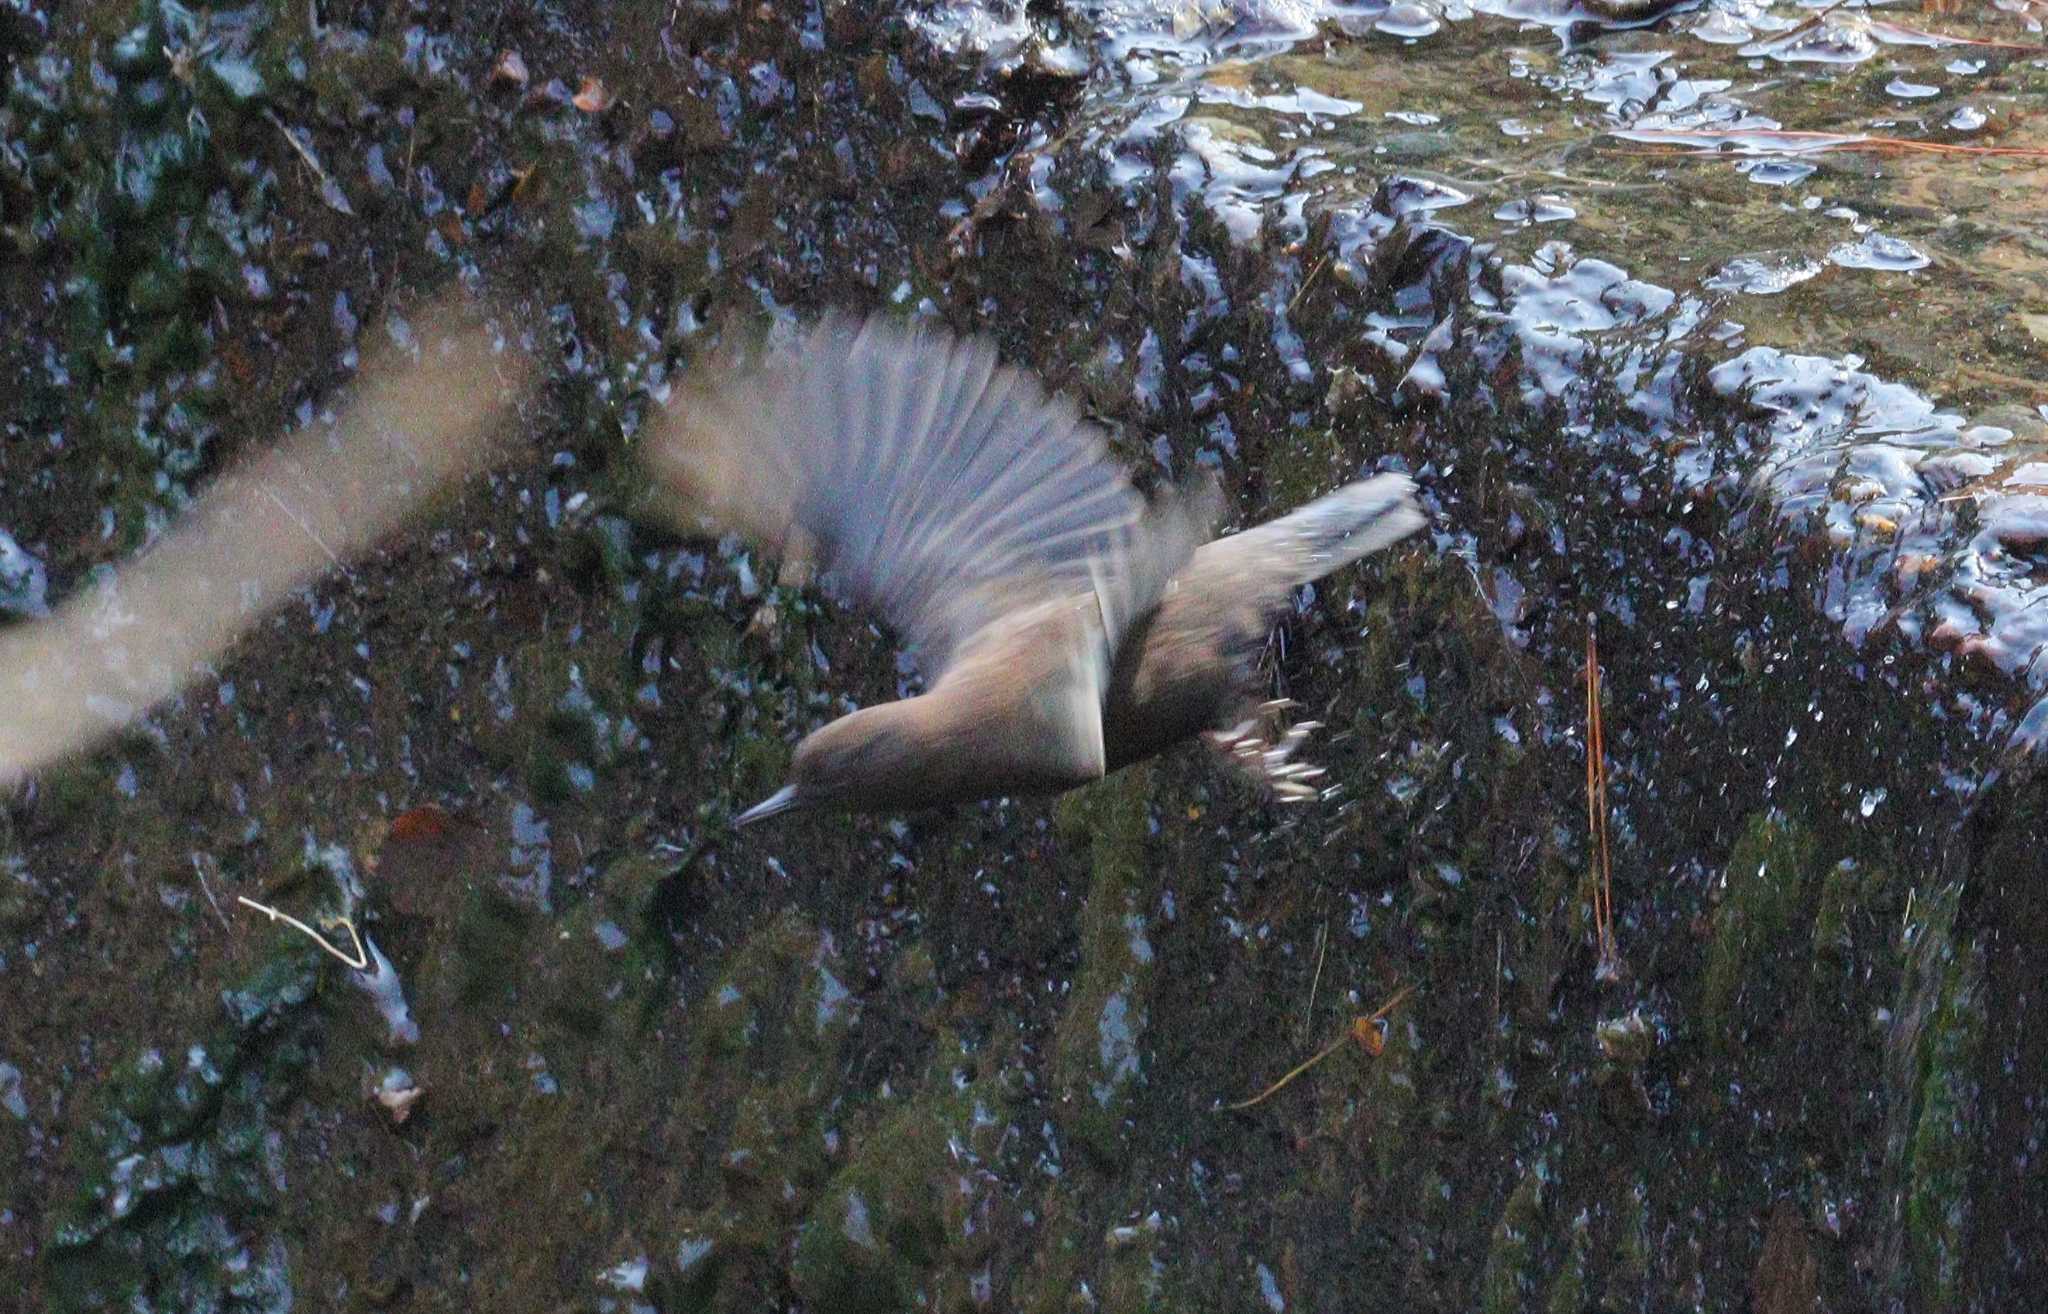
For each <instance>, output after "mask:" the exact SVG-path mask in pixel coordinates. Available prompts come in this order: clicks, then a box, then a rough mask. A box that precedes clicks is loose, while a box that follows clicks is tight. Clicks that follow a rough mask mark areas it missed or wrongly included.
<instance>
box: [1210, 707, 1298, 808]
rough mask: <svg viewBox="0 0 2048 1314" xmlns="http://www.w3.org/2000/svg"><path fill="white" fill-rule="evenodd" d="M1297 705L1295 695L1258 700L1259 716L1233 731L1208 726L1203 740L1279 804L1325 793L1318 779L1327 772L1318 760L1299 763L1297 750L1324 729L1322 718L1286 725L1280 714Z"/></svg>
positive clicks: (1242, 722)
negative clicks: (1262, 701) (1209, 728)
mask: <svg viewBox="0 0 2048 1314" xmlns="http://www.w3.org/2000/svg"><path fill="white" fill-rule="evenodd" d="M1295 705H1296V704H1295V702H1294V700H1293V699H1291V698H1276V699H1274V700H1273V701H1272V702H1269V703H1262V704H1260V705H1259V709H1258V712H1257V713H1256V714H1255V715H1253V716H1250V717H1247V718H1246V719H1245V720H1243V721H1240V722H1238V723H1237V724H1236V725H1234V726H1232V727H1231V728H1230V729H1228V730H1207V731H1204V732H1203V734H1202V738H1203V739H1205V740H1207V741H1208V743H1209V746H1210V747H1211V748H1214V749H1215V750H1216V751H1217V752H1219V753H1221V754H1223V756H1224V758H1225V759H1227V760H1228V761H1229V762H1230V764H1231V766H1233V767H1235V768H1236V769H1237V770H1239V771H1242V772H1243V773H1244V774H1245V775H1247V776H1249V777H1251V779H1252V780H1253V781H1254V782H1255V783H1257V784H1258V785H1260V786H1261V787H1262V788H1264V789H1266V790H1268V791H1270V792H1271V793H1272V795H1273V797H1275V798H1276V799H1278V800H1279V801H1280V802H1282V803H1313V802H1315V801H1316V800H1318V799H1320V798H1322V797H1323V796H1324V794H1325V790H1324V788H1323V787H1322V786H1320V785H1318V784H1316V783H1315V782H1316V781H1318V780H1320V779H1322V778H1323V776H1324V775H1325V774H1326V773H1325V772H1324V770H1323V768H1321V767H1319V766H1316V765H1315V764H1314V763H1311V762H1298V761H1296V760H1295V758H1294V754H1295V753H1296V752H1297V751H1298V750H1299V749H1300V748H1301V746H1302V745H1303V744H1304V743H1306V742H1308V737H1309V736H1310V735H1311V734H1314V733H1315V732H1316V731H1317V730H1320V729H1321V728H1322V722H1320V721H1298V722H1296V723H1295V724H1293V725H1283V724H1282V723H1281V714H1282V713H1284V712H1286V711H1287V710H1288V709H1289V708H1291V707H1294V706H1295Z"/></svg>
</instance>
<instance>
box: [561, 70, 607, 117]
mask: <svg viewBox="0 0 2048 1314" xmlns="http://www.w3.org/2000/svg"><path fill="white" fill-rule="evenodd" d="M615 99H617V98H616V97H614V96H613V95H612V93H611V92H610V91H609V90H607V89H606V87H605V85H604V83H602V82H600V81H598V80H597V79H596V78H585V79H583V90H581V91H579V92H577V93H576V95H575V96H574V97H573V98H572V99H571V100H570V101H569V103H570V104H571V105H574V106H575V107H576V108H577V109H580V110H582V111H583V112H584V113H585V114H602V113H604V112H605V111H606V110H608V109H610V108H611V107H612V102H613V101H614V100H615Z"/></svg>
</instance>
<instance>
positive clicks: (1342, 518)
mask: <svg viewBox="0 0 2048 1314" xmlns="http://www.w3.org/2000/svg"><path fill="white" fill-rule="evenodd" d="M1427 523H1428V521H1427V519H1426V518H1425V517H1424V516H1423V514H1422V509H1421V508H1420V507H1419V506H1417V505H1416V504H1415V482H1414V481H1413V480H1412V479H1410V478H1408V476H1406V475H1399V474H1383V475H1375V476H1374V477H1373V478H1371V479H1361V480H1359V481H1358V482H1356V483H1351V484H1346V485H1345V486H1344V487H1342V488H1340V489H1338V490H1337V491H1336V492H1334V493H1330V494H1328V495H1326V496H1324V497H1319V498H1317V499H1316V500H1315V501H1313V502H1310V503H1309V504H1308V505H1307V506H1304V507H1301V508H1300V509H1298V510H1295V511H1291V512H1289V513H1288V514H1286V515H1284V516H1281V517H1279V518H1278V519H1275V520H1269V521H1267V522H1266V523H1265V524H1263V525H1260V526H1258V527H1257V528H1256V529H1251V530H1247V531H1245V536H1246V537H1249V536H1251V535H1257V536H1259V537H1260V538H1263V539H1266V540H1268V542H1269V543H1270V545H1271V546H1272V547H1273V548H1275V549H1278V550H1280V551H1282V552H1284V553H1285V554H1286V556H1287V558H1288V559H1289V560H1290V561H1291V562H1292V563H1293V569H1294V570H1295V572H1296V574H1295V578H1294V579H1293V580H1292V581H1291V583H1294V584H1307V583H1309V582H1310V581H1312V580H1318V579H1321V578H1322V577H1323V576H1325V575H1327V574H1329V573H1330V572H1331V571H1333V570H1338V569H1340V568H1342V567H1344V566H1348V565H1350V564H1351V563H1352V562H1354V561H1356V560H1358V559H1359V558H1360V557H1363V556H1366V555H1369V554H1370V553H1374V552H1378V551H1379V550H1380V549H1381V548H1385V547H1391V546H1392V545H1394V544H1395V543H1398V542H1400V541H1401V540H1402V539H1404V538H1406V537H1408V535H1410V534H1412V533H1414V532H1415V531H1416V530H1418V529H1420V528H1422V527H1423V525H1425V524H1427Z"/></svg>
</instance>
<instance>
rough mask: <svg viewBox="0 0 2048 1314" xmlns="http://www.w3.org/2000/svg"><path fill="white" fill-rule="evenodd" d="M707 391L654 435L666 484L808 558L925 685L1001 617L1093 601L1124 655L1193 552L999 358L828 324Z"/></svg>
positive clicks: (1090, 442)
mask: <svg viewBox="0 0 2048 1314" xmlns="http://www.w3.org/2000/svg"><path fill="white" fill-rule="evenodd" d="M700 373H705V372H700ZM708 373H710V374H711V377H709V378H708V379H706V378H700V379H699V380H697V381H695V382H693V383H692V384H691V385H690V386H687V387H685V388H683V389H680V390H679V393H678V396H677V397H676V398H675V399H674V400H673V401H672V402H671V403H670V404H669V406H668V407H667V408H666V410H665V411H664V413H663V414H662V415H661V416H660V417H659V418H658V419H657V420H656V422H655V423H654V424H653V425H652V426H651V427H650V429H649V432H648V436H647V439H646V446H645V457H646V460H647V462H648V465H649V468H650V469H651V470H652V472H653V473H654V475H655V476H656V478H657V479H658V480H660V481H661V482H662V483H664V484H666V485H667V486H668V487H669V488H670V489H672V490H673V491H674V492H676V493H679V494H681V498H680V502H681V506H682V507H683V508H684V509H686V510H687V511H688V512H689V513H690V514H694V515H699V516H703V517H706V518H708V519H709V520H711V521H712V522H713V523H715V524H717V525H718V526H720V527H721V528H724V529H727V530H733V531H738V532H740V533H743V534H745V535H747V536H749V537H751V538H753V539H755V540H756V541H757V542H760V543H761V544H763V545H764V546H765V547H767V548H769V549H770V550H773V551H777V552H781V553H784V554H788V555H803V556H808V557H811V558H814V559H815V561H816V564H817V565H818V566H819V567H821V568H822V570H823V571H824V573H825V580H826V582H827V583H828V584H831V585H834V586H836V588H837V590H838V591H839V592H840V593H842V594H843V595H844V596H846V597H847V598H848V599H849V600H850V601H853V602H856V603H860V604H865V605H867V606H870V607H872V608H874V609H875V610H876V611H877V612H879V613H880V615H881V616H882V617H883V619H885V620H887V621H888V622H889V623H890V624H891V625H892V626H894V627H895V629H896V630H897V632H898V633H899V634H900V635H901V636H902V638H903V640H904V641H905V643H906V644H908V645H909V646H910V647H911V648H912V649H913V650H914V652H915V653H916V655H917V658H918V661H919V664H920V666H921V667H922V668H923V670H924V673H925V676H926V678H927V679H930V680H933V681H937V680H938V679H939V678H940V676H941V675H942V674H943V673H944V672H945V670H946V668H947V667H948V665H949V664H950V663H951V662H952V661H953V660H954V659H955V658H956V657H957V656H958V655H959V653H960V651H961V649H962V647H963V645H965V644H967V642H968V641H969V640H970V639H971V638H972V637H973V636H974V635H975V634H977V633H979V632H980V631H982V630H983V629H985V628H986V627H987V626H988V625H989V624H991V622H993V621H995V620H997V619H998V618H1000V617H1002V616H1004V615H1006V614H1012V613H1015V612H1016V611H1018V610H1019V609H1020V608H1024V607H1029V606H1031V605H1033V604H1035V603H1037V602H1041V601H1046V600H1050V599H1053V598H1057V597H1062V596H1069V595H1075V594H1081V593H1086V592H1087V591H1089V590H1090V589H1091V588H1093V589H1095V591H1096V593H1097V595H1098V597H1099V598H1101V600H1102V602H1103V612H1104V619H1105V628H1107V629H1108V630H1109V631H1110V632H1109V634H1108V635H1107V636H1106V637H1107V638H1108V641H1109V644H1110V646H1111V650H1112V651H1113V650H1114V646H1115V643H1116V641H1117V638H1118V636H1119V634H1120V633H1121V630H1122V627H1123V626H1126V625H1128V624H1130V623H1131V622H1132V621H1133V620H1134V619H1135V618H1137V617H1141V616H1142V615H1143V614H1144V613H1145V611H1147V610H1149V609H1150V607H1151V605H1152V604H1153V602H1155V601H1156V600H1157V597H1158V593H1159V590H1160V589H1161V588H1163V587H1164V585H1165V583H1166V581H1167V580H1168V579H1170V578H1171V577H1172V575H1173V572H1174V571H1175V570H1177V569H1178V568H1179V566H1180V564H1181V563H1182V562H1184V561H1185V560H1186V559H1187V555H1188V553H1189V552H1191V551H1192V550H1193V547H1194V537H1193V536H1192V535H1190V534H1186V533H1183V532H1180V531H1175V532H1172V533H1169V534H1166V535H1164V536H1162V535H1161V534H1159V533H1157V532H1154V531H1155V530H1156V529H1157V528H1158V523H1157V522H1158V517H1157V516H1153V515H1148V514H1147V506H1146V502H1145V499H1144V498H1143V497H1142V496H1141V495H1140V494H1139V493H1138V492H1137V491H1136V490H1135V489H1134V488H1132V487H1131V484H1130V482H1129V480H1128V479H1126V478H1125V476H1124V472H1123V470H1122V468H1121V467H1120V466H1119V465H1118V464H1117V463H1116V462H1115V461H1114V460H1113V459H1112V458H1111V457H1110V455H1109V452H1108V450H1107V448H1106V446H1105V444H1104V442H1103V438H1102V433H1101V431H1100V430H1099V429H1097V428H1096V427H1095V426H1094V425H1092V424H1090V423H1088V422H1087V421H1086V420H1084V419H1082V418H1081V416H1080V414H1079V413H1078V412H1077V411H1076V410H1075V408H1074V406H1073V404H1072V403H1070V402H1068V401H1066V400H1065V399H1063V398H1060V397H1057V396H1049V395H1047V393H1046V392H1045V390H1044V389H1043V388H1042V387H1040V386H1039V384H1038V383H1037V381H1036V380H1034V379H1033V378H1031V377H1030V376H1029V375H1027V374H1024V373H1022V372H1020V371H1018V370H1015V369H1011V368H1008V367H1005V366H1003V365H1000V364H999V363H998V362H997V360H996V355H995V351H994V349H993V348H992V347H991V346H990V345H989V344H988V343H986V342H983V341H979V340H975V339H961V338H955V337H952V336H950V335H948V334H945V333H942V332H934V331H928V330H920V329H914V328H907V327H903V326H900V325H897V324H893V323H891V322H889V321H888V320H886V319H883V318H881V317H876V318H871V319H868V320H866V321H865V322H862V321H859V320H855V319H852V318H849V317H846V316H833V317H830V318H827V319H826V320H825V321H824V322H823V323H822V324H821V325H819V327H818V328H817V329H816V330H815V331H813V332H812V333H811V334H810V335H809V336H808V337H807V338H806V339H805V340H804V341H803V342H802V343H801V344H800V345H799V346H797V347H795V348H793V349H786V350H784V351H781V352H778V353H776V354H774V355H772V356H770V357H769V358H768V359H767V360H766V361H765V362H763V363H762V364H760V365H758V366H756V367H754V368H752V369H748V370H743V371H709V372H708Z"/></svg>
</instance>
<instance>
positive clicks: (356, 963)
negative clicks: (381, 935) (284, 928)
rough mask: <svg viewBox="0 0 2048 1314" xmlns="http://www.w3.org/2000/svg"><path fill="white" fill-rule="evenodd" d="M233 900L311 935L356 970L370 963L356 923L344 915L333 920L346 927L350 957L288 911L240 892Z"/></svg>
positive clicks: (315, 941)
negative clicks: (352, 950) (351, 946)
mask: <svg viewBox="0 0 2048 1314" xmlns="http://www.w3.org/2000/svg"><path fill="white" fill-rule="evenodd" d="M235 901H236V902H238V903H246V904H248V905H249V906H250V907H251V908H254V909H255V910H256V911H257V912H260V913H262V914H263V915H264V916H265V917H268V918H269V919H270V920H271V921H274V922H284V923H287V924H288V925H290V926H292V927H294V928H296V929H298V930H300V931H303V932H305V933H306V934H307V935H309V936H311V937H313V943H315V944H317V945H319V946H320V947H321V948H322V949H325V950H326V951H327V952H328V953H330V954H333V955H334V956H335V957H336V958H339V959H340V960H341V961H342V962H344V963H347V964H348V965H349V966H350V967H352V968H354V969H355V970H356V971H358V972H360V971H363V970H364V969H365V968H367V967H369V965H370V955H369V954H367V953H365V952H364V951H363V940H362V937H361V936H359V935H357V934H356V924H355V923H354V922H352V921H350V920H349V919H348V918H346V917H338V918H336V919H335V920H336V921H339V922H340V923H341V924H342V925H343V926H346V927H347V928H348V938H349V942H350V943H352V944H354V945H355V947H356V956H355V957H354V958H350V957H349V956H348V955H347V954H345V953H343V952H342V951H341V950H339V949H337V948H335V947H334V946H333V945H331V944H329V943H328V942H327V937H326V936H324V935H322V934H320V932H318V931H316V930H314V929H313V928H312V927H310V926H308V925H306V924H305V923H304V922H302V921H300V920H299V919H298V918H296V917H294V916H292V915H291V914H290V913H287V912H279V911H278V910H277V909H275V908H272V907H271V906H270V905H268V904H263V903H258V902H256V901H255V900H254V899H251V898H248V897H246V896H244V895H240V894H238V895H236V896H235Z"/></svg>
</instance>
